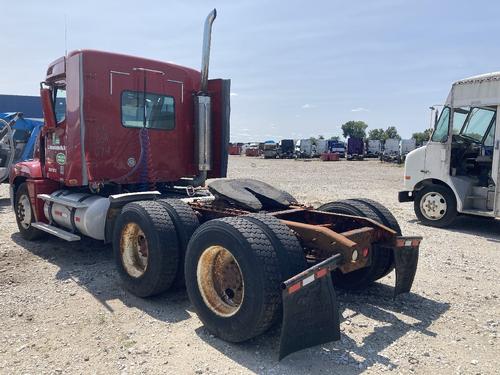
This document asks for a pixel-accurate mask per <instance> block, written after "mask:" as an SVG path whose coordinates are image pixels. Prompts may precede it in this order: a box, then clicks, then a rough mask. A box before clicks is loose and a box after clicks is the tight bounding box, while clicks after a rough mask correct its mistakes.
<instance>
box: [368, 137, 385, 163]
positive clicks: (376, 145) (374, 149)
mask: <svg viewBox="0 0 500 375" xmlns="http://www.w3.org/2000/svg"><path fill="white" fill-rule="evenodd" d="M381 153H382V142H381V141H380V140H378V139H369V140H367V141H366V157H367V158H378V157H380V154H381Z"/></svg>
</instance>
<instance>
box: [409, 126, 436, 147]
mask: <svg viewBox="0 0 500 375" xmlns="http://www.w3.org/2000/svg"><path fill="white" fill-rule="evenodd" d="M431 134H432V129H425V130H424V131H423V132H419V133H413V134H412V136H411V137H412V138H415V141H416V143H417V145H418V146H422V145H423V144H424V142H427V141H428V140H429V139H431Z"/></svg>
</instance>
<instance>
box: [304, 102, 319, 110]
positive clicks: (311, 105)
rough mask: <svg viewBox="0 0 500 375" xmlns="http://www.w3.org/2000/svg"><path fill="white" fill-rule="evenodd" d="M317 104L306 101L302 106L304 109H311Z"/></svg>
mask: <svg viewBox="0 0 500 375" xmlns="http://www.w3.org/2000/svg"><path fill="white" fill-rule="evenodd" d="M316 107H317V106H316V105H314V104H309V103H306V104H304V105H303V106H302V109H311V108H316Z"/></svg>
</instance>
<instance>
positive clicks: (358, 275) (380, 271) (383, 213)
mask: <svg viewBox="0 0 500 375" xmlns="http://www.w3.org/2000/svg"><path fill="white" fill-rule="evenodd" d="M318 210H319V211H326V212H332V213H338V214H344V215H353V216H361V217H366V218H368V219H372V220H374V221H376V222H378V223H380V224H382V225H385V226H387V227H389V228H390V229H392V230H394V231H395V232H396V233H397V234H398V235H401V228H400V226H399V224H398V222H397V220H396V218H395V217H394V216H393V215H392V214H391V212H390V211H389V210H388V209H387V208H386V207H384V206H383V205H381V204H380V203H378V202H376V201H373V200H371V199H365V198H359V199H346V200H341V201H336V202H330V203H326V204H324V205H322V206H320V207H319V208H318ZM371 256H372V258H371V265H370V266H368V267H365V268H361V269H359V270H356V271H353V272H349V273H345V274H344V273H342V272H341V271H340V270H336V271H334V272H333V273H332V279H333V282H334V284H335V286H338V287H340V288H342V289H346V290H359V289H364V288H366V287H368V286H370V285H371V284H373V283H374V282H375V281H376V280H379V279H381V278H382V277H384V276H386V275H387V274H389V273H390V272H391V271H392V270H393V269H394V256H393V253H392V250H391V249H387V248H378V249H377V251H374V252H372V255H371Z"/></svg>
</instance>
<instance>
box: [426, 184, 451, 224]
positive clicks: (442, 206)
mask: <svg viewBox="0 0 500 375" xmlns="http://www.w3.org/2000/svg"><path fill="white" fill-rule="evenodd" d="M447 208H448V205H447V204H446V199H445V198H444V197H443V196H442V195H441V194H440V193H437V192H435V191H431V192H429V193H427V194H425V195H424V196H423V197H422V199H421V200H420V211H421V212H422V215H424V217H425V218H426V219H428V220H440V219H442V218H443V217H444V216H445V215H446V210H447Z"/></svg>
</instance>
